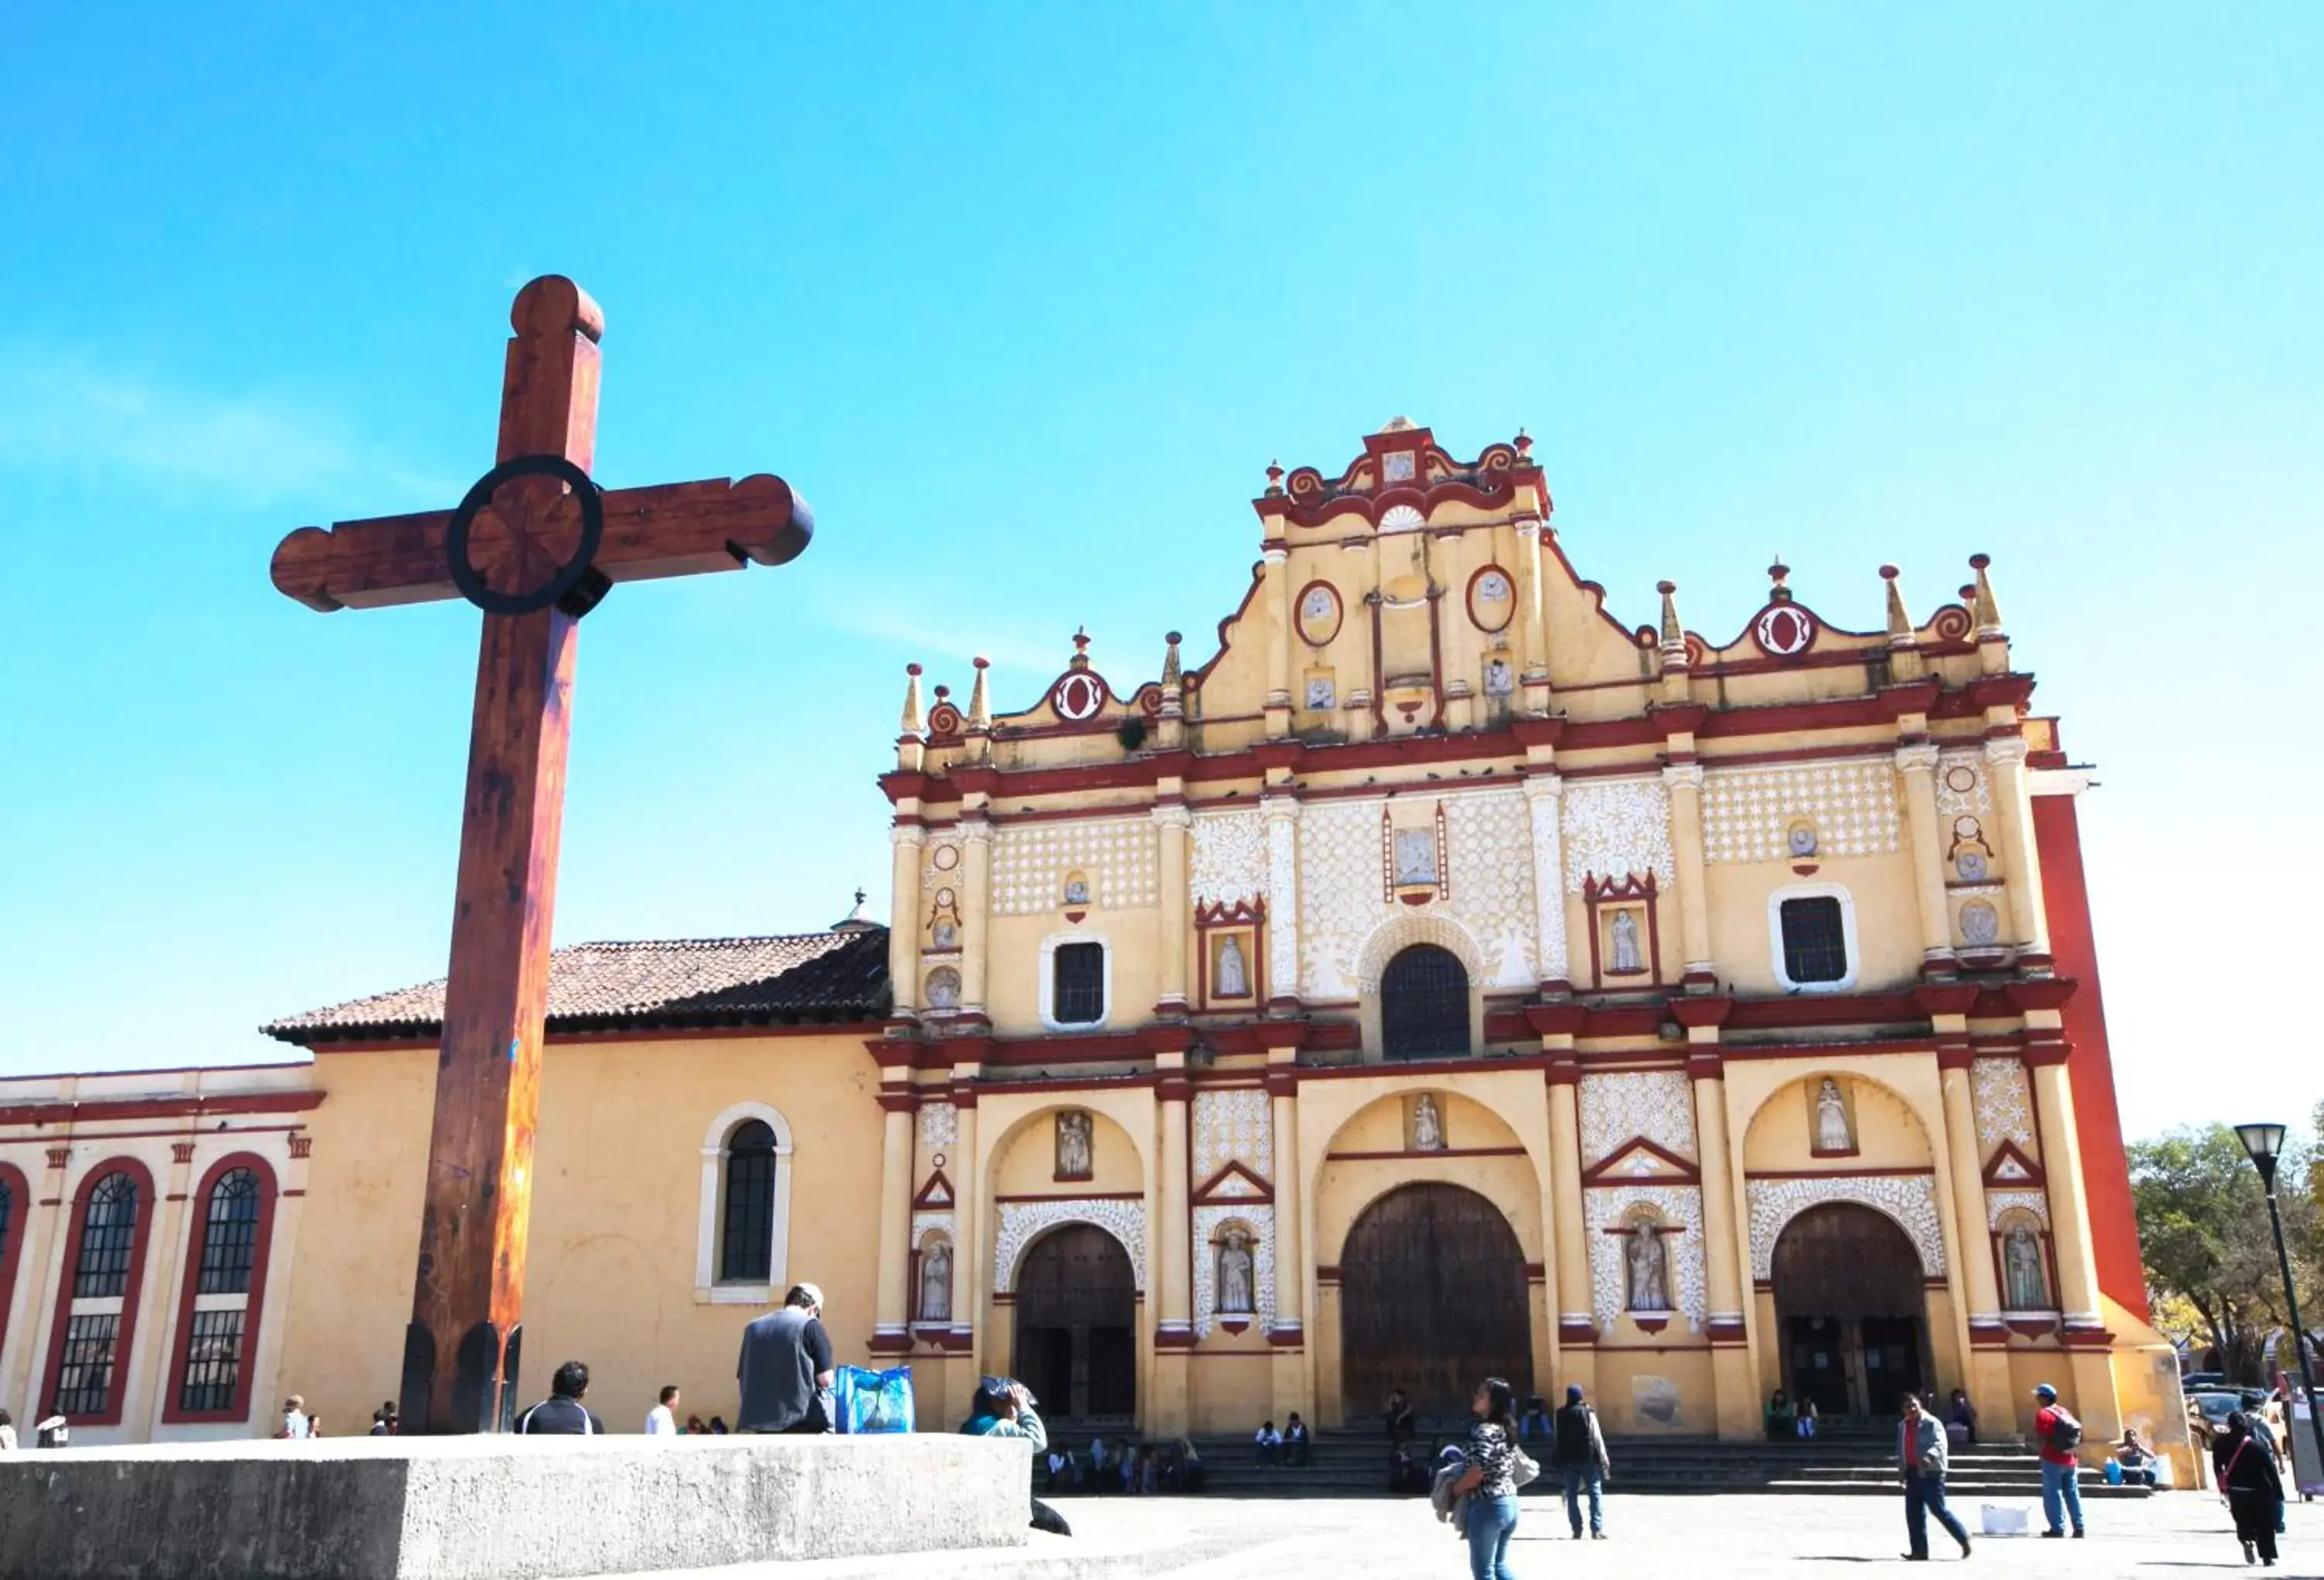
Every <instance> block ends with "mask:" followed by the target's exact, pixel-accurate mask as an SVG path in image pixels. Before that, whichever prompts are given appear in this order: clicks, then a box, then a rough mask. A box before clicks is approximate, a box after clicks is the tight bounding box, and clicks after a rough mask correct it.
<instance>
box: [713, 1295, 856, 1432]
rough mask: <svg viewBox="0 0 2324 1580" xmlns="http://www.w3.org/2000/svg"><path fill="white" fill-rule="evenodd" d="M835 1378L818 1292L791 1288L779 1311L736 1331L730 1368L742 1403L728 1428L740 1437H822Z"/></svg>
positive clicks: (821, 1296)
mask: <svg viewBox="0 0 2324 1580" xmlns="http://www.w3.org/2000/svg"><path fill="white" fill-rule="evenodd" d="M837 1375H838V1373H836V1372H835V1371H834V1370H833V1368H832V1355H831V1339H830V1337H829V1336H828V1335H826V1334H825V1332H824V1330H823V1291H821V1290H820V1289H817V1288H816V1286H815V1285H813V1284H811V1283H803V1284H793V1285H792V1286H791V1290H790V1293H788V1295H785V1296H784V1297H783V1304H782V1308H781V1309H779V1310H775V1311H770V1312H768V1313H767V1314H766V1315H765V1316H764V1317H761V1318H759V1319H758V1320H756V1321H754V1322H752V1324H751V1325H750V1326H749V1327H745V1328H743V1329H742V1355H740V1357H738V1358H737V1360H736V1361H735V1364H734V1376H735V1380H736V1381H737V1382H738V1383H741V1384H742V1408H741V1410H739V1411H738V1412H737V1413H736V1416H735V1419H734V1424H735V1425H736V1426H737V1427H739V1428H741V1429H742V1430H743V1431H745V1432H828V1431H829V1430H831V1385H832V1383H833V1382H834V1381H835V1379H836V1378H837Z"/></svg>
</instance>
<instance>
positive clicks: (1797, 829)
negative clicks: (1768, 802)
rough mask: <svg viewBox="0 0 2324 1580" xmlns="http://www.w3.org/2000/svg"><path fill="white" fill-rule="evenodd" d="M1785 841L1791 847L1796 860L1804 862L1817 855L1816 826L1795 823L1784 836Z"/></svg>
mask: <svg viewBox="0 0 2324 1580" xmlns="http://www.w3.org/2000/svg"><path fill="white" fill-rule="evenodd" d="M1784 843H1785V844H1786V845H1787V846H1789V847H1790V850H1791V852H1792V858H1793V859H1794V860H1799V861H1804V860H1805V859H1807V858H1809V857H1811V856H1812V855H1814V854H1815V853H1816V831H1815V824H1813V823H1807V822H1795V823H1794V824H1793V825H1792V826H1791V829H1790V831H1788V832H1786V833H1785V834H1784Z"/></svg>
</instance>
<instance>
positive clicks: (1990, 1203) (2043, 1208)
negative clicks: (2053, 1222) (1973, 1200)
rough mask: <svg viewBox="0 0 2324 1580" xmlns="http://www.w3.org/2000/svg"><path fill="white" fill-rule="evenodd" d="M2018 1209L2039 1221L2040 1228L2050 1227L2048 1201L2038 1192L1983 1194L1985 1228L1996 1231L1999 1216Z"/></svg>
mask: <svg viewBox="0 0 2324 1580" xmlns="http://www.w3.org/2000/svg"><path fill="white" fill-rule="evenodd" d="M2018 1208H2023V1209H2024V1210H2025V1211H2027V1212H2030V1213H2032V1214H2033V1216H2034V1217H2036V1218H2038V1219H2039V1220H2041V1224H2042V1227H2043V1229H2045V1230H2046V1229H2048V1228H2049V1226H2050V1199H2049V1198H2048V1197H2047V1196H2044V1195H2043V1193H2042V1192H2041V1191H2039V1190H1988V1191H1987V1192H1986V1193H1985V1226H1986V1227H1987V1228H1988V1229H1993V1230H1998V1229H1999V1228H2000V1227H2001V1215H2002V1214H2003V1213H2006V1212H2010V1211H2014V1210H2015V1209H2018Z"/></svg>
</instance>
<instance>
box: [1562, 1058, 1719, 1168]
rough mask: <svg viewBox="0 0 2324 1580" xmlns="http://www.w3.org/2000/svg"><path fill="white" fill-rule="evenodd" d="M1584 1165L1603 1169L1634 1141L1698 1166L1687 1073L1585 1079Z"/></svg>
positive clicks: (1645, 1072) (1650, 1072) (1633, 1072)
mask: <svg viewBox="0 0 2324 1580" xmlns="http://www.w3.org/2000/svg"><path fill="white" fill-rule="evenodd" d="M1579 1101H1580V1104H1581V1107H1582V1167H1584V1168H1588V1167H1590V1166H1591V1165H1592V1164H1594V1163H1602V1162H1605V1161H1606V1160H1607V1159H1608V1158H1609V1157H1611V1156H1612V1155H1613V1154H1614V1153H1615V1151H1616V1150H1617V1149H1618V1148H1619V1147H1620V1146H1621V1145H1622V1144H1624V1143H1625V1142H1628V1140H1630V1139H1631V1138H1632V1137H1633V1136H1640V1135H1642V1136H1644V1137H1646V1139H1647V1140H1648V1141H1651V1142H1653V1143H1654V1144H1655V1145H1656V1146H1659V1147H1662V1148H1664V1149H1665V1150H1667V1151H1670V1152H1674V1153H1677V1154H1678V1155H1679V1156H1680V1157H1683V1158H1685V1159H1686V1160H1688V1161H1689V1162H1692V1161H1694V1159H1695V1156H1696V1153H1695V1148H1694V1091H1693V1089H1692V1087H1691V1086H1689V1085H1688V1083H1687V1079H1686V1071H1684V1070H1631V1071H1628V1072H1627V1073H1624V1074H1620V1075H1585V1076H1583V1077H1582V1085H1581V1089H1580V1092H1579Z"/></svg>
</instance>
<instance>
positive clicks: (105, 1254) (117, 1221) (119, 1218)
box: [68, 1174, 137, 1413]
mask: <svg viewBox="0 0 2324 1580" xmlns="http://www.w3.org/2000/svg"><path fill="white" fill-rule="evenodd" d="M136 1240H137V1181H136V1180H132V1179H131V1178H130V1177H129V1176H128V1175H126V1174H107V1175H106V1177H105V1178H104V1179H102V1180H98V1181H97V1189H96V1190H92V1191H90V1192H89V1193H88V1217H85V1218H83V1219H82V1220H81V1226H80V1254H79V1255H78V1256H77V1257H75V1258H74V1259H73V1286H72V1298H73V1299H74V1300H107V1299H116V1298H118V1297H119V1296H120V1295H121V1294H123V1293H124V1291H126V1290H127V1289H128V1288H129V1253H130V1249H131V1247H132V1246H133V1245H135V1244H136ZM68 1413H69V1412H68Z"/></svg>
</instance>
